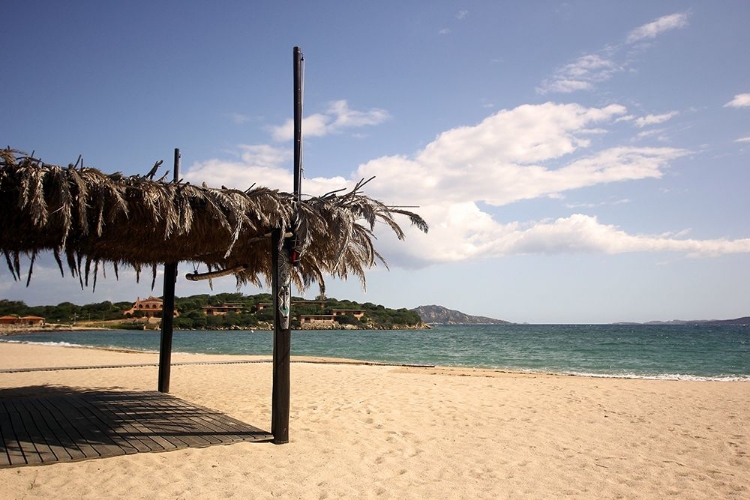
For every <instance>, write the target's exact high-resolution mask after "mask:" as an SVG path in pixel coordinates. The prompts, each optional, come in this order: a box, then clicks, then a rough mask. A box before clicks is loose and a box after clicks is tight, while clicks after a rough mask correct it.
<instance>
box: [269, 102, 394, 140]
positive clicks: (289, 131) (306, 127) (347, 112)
mask: <svg viewBox="0 0 750 500" xmlns="http://www.w3.org/2000/svg"><path fill="white" fill-rule="evenodd" d="M390 117H391V115H390V114H389V113H388V111H386V110H384V109H378V108H373V109H371V110H369V111H357V110H354V109H350V108H349V104H348V103H347V101H345V100H339V101H334V102H332V103H330V105H329V106H328V109H326V111H325V112H324V113H315V114H313V115H310V116H307V117H304V118H303V119H302V133H303V134H304V135H305V137H323V136H325V135H328V134H333V133H338V132H341V131H342V130H344V129H349V128H359V127H364V126H368V125H379V124H380V123H383V122H384V121H386V120H388V119H389V118H390ZM271 135H272V137H273V140H274V141H279V142H282V141H290V140H292V139H293V138H294V120H291V119H290V120H287V121H286V122H285V123H284V124H283V125H280V126H278V127H271Z"/></svg>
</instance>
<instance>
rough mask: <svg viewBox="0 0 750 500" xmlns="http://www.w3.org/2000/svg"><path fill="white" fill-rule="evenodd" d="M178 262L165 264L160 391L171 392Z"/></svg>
mask: <svg viewBox="0 0 750 500" xmlns="http://www.w3.org/2000/svg"><path fill="white" fill-rule="evenodd" d="M179 179H180V150H179V149H176V148H175V150H174V181H175V182H177V181H179ZM176 281H177V263H176V262H170V263H166V264H164V302H163V304H162V310H161V343H160V346H159V384H158V390H159V392H169V378H170V375H171V370H172V333H173V328H174V287H175V282H176Z"/></svg>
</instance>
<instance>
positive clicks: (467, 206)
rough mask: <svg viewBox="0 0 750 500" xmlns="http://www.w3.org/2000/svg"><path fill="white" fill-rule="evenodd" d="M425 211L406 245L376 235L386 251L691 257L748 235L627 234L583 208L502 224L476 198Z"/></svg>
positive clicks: (443, 257) (430, 258) (417, 255)
mask: <svg viewBox="0 0 750 500" xmlns="http://www.w3.org/2000/svg"><path fill="white" fill-rule="evenodd" d="M423 211H424V210H423V209H420V212H423ZM425 215H427V216H428V218H434V219H435V220H437V221H439V222H438V223H434V224H432V225H431V226H430V233H429V234H427V235H423V234H421V233H418V232H417V231H413V230H412V231H410V232H409V234H408V236H407V238H408V240H409V243H408V244H407V245H403V244H398V245H396V244H395V242H394V241H393V239H392V238H383V237H381V241H382V240H384V239H387V242H386V244H387V246H388V248H389V250H390V251H393V252H399V253H401V254H406V255H403V256H399V259H403V260H404V261H406V262H411V263H412V265H417V266H418V265H420V264H421V265H427V264H429V263H433V262H451V261H460V260H465V259H472V258H493V257H504V256H509V255H524V254H547V255H556V254H571V253H604V254H621V253H632V252H677V253H681V254H686V255H688V256H690V257H711V256H718V255H724V254H731V253H750V239H748V238H746V239H738V240H726V239H711V240H698V239H682V238H681V236H683V235H684V234H686V233H685V232H679V233H676V234H672V233H667V234H665V235H642V234H629V233H627V232H626V231H624V230H622V229H620V228H618V227H617V226H614V225H610V224H602V223H601V222H599V220H598V219H597V217H594V216H589V215H583V214H573V215H571V216H569V217H562V218H558V219H556V220H540V221H533V222H528V223H520V222H511V223H507V224H502V223H498V222H496V221H495V220H493V219H492V218H491V217H490V216H489V215H488V214H487V213H485V212H482V211H481V210H480V209H479V208H478V207H477V206H476V204H474V203H472V202H466V203H463V204H453V205H450V206H446V207H436V206H433V207H430V209H429V210H428V211H427V212H426V213H425ZM391 249H392V250H391ZM425 249H429V252H426V251H425Z"/></svg>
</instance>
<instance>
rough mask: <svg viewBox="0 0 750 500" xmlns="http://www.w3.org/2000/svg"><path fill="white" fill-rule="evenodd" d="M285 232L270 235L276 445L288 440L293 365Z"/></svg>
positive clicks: (273, 401) (273, 402)
mask: <svg viewBox="0 0 750 500" xmlns="http://www.w3.org/2000/svg"><path fill="white" fill-rule="evenodd" d="M283 237H284V235H283V234H282V233H281V230H280V229H275V230H274V231H273V235H272V236H271V245H272V247H273V248H272V250H271V251H272V252H273V254H272V261H273V286H272V288H273V310H274V332H273V394H272V401H271V434H273V442H274V443H275V444H284V443H288V442H289V408H290V385H291V384H290V365H291V350H292V349H291V347H292V330H291V327H290V322H291V317H290V315H291V310H290V305H291V288H290V282H289V264H288V262H289V260H288V259H289V257H288V256H287V255H286V251H285V250H284V249H283V248H280V247H281V244H282V238H283Z"/></svg>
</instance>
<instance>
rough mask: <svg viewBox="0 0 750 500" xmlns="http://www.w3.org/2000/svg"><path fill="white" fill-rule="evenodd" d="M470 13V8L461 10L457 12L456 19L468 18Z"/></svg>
mask: <svg viewBox="0 0 750 500" xmlns="http://www.w3.org/2000/svg"><path fill="white" fill-rule="evenodd" d="M468 15H469V11H468V10H459V11H458V13H457V14H456V19H458V20H461V19H466V16H468Z"/></svg>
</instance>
